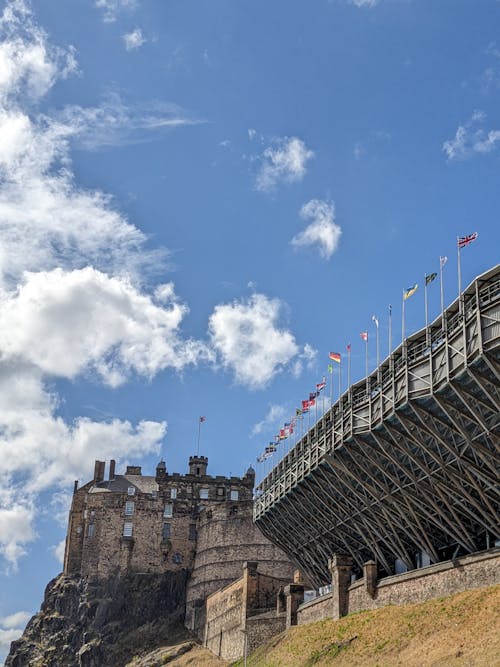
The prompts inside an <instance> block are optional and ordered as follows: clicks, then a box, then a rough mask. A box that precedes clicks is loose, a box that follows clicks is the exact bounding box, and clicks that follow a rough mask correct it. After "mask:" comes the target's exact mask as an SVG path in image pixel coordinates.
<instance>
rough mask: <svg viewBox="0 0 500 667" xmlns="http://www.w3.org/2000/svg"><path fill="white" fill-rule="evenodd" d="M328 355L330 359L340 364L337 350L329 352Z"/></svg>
mask: <svg viewBox="0 0 500 667" xmlns="http://www.w3.org/2000/svg"><path fill="white" fill-rule="evenodd" d="M329 357H330V359H331V360H332V361H336V362H337V363H338V364H340V354H339V353H338V352H330V354H329Z"/></svg>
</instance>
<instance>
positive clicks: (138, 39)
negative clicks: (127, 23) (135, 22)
mask: <svg viewBox="0 0 500 667" xmlns="http://www.w3.org/2000/svg"><path fill="white" fill-rule="evenodd" d="M123 41H124V42H125V48H126V50H127V51H135V50H136V49H139V48H140V47H141V46H142V45H143V44H145V43H146V41H147V40H146V38H145V37H144V35H143V34H142V30H141V29H140V28H135V30H132V32H127V33H125V35H123Z"/></svg>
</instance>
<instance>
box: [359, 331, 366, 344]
mask: <svg viewBox="0 0 500 667" xmlns="http://www.w3.org/2000/svg"><path fill="white" fill-rule="evenodd" d="M359 335H360V336H361V340H364V341H365V342H366V341H367V340H368V331H362V332H361V333H360V334H359Z"/></svg>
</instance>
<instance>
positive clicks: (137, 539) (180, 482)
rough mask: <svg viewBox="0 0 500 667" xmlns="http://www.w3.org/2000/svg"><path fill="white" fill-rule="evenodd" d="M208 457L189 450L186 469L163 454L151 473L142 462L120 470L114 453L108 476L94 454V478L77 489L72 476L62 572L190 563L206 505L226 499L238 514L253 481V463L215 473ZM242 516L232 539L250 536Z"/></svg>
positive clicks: (172, 567)
mask: <svg viewBox="0 0 500 667" xmlns="http://www.w3.org/2000/svg"><path fill="white" fill-rule="evenodd" d="M207 465H208V459H207V458H206V457H203V456H192V457H191V458H190V460H189V473H188V474H187V475H180V474H179V473H173V474H168V473H167V471H166V466H165V464H164V463H163V462H160V463H159V464H158V466H157V468H156V475H155V476H154V477H152V476H146V475H142V474H141V468H140V467H138V466H129V467H128V468H127V470H126V472H125V474H124V475H115V463H114V461H111V463H110V467H109V479H107V480H104V468H105V464H104V462H102V461H96V465H95V472H94V479H93V480H92V481H91V482H89V483H88V484H85V485H84V486H82V487H81V488H80V489H78V488H77V486H76V483H75V491H74V495H73V503H72V507H71V510H70V515H69V523H68V534H67V540H66V553H65V559H64V574H66V575H73V574H78V575H80V576H84V577H91V578H97V579H100V578H102V577H107V576H114V575H116V574H118V573H120V572H151V573H161V572H165V571H178V570H181V569H184V568H187V569H192V567H193V565H194V559H195V554H196V547H197V533H198V522H199V518H200V516H201V515H202V514H203V513H204V510H206V509H207V508H211V507H214V506H223V507H224V510H223V513H224V514H225V515H227V517H228V519H231V517H232V516H233V515H234V517H235V518H236V516H237V514H238V512H239V507H240V506H243V505H242V503H243V504H245V503H246V505H248V504H249V503H251V500H252V491H253V485H254V481H255V473H254V471H253V469H251V468H250V469H249V470H248V471H247V473H246V474H245V476H244V477H242V478H239V477H222V476H217V477H211V476H209V475H207ZM237 523H238V525H236V526H235V527H234V528H233V532H234V533H235V536H234V539H233V542H234V544H239V545H240V546H241V547H242V545H243V544H244V543H245V536H244V534H242V533H241V528H242V526H241V525H240V524H241V521H239V522H238V521H237ZM233 524H234V522H233ZM245 528H246V527H245ZM257 532H258V531H257ZM215 533H217V531H215ZM214 537H216V535H215V534H214ZM264 541H265V542H266V543H268V542H267V540H265V538H261V542H264ZM268 544H269V543H268ZM214 546H216V544H214ZM205 548H207V547H206V545H205ZM242 548H243V547H242ZM227 555H228V557H230V556H231V554H227ZM247 558H248V556H247ZM242 560H245V559H244V558H243V559H242ZM236 576H237V575H236ZM226 578H227V577H226ZM233 578H235V577H233Z"/></svg>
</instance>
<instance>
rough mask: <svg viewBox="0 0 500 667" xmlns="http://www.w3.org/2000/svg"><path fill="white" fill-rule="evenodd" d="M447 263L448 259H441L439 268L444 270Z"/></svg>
mask: <svg viewBox="0 0 500 667" xmlns="http://www.w3.org/2000/svg"><path fill="white" fill-rule="evenodd" d="M447 261H448V257H440V258H439V266H440V267H441V268H443V266H444V265H445V264H446V262H447Z"/></svg>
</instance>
